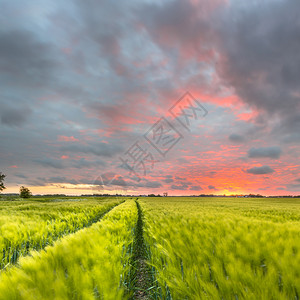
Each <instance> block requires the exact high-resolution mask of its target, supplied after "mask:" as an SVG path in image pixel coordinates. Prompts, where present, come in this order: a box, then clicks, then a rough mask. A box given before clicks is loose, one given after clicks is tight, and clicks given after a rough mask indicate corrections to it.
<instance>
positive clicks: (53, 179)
mask: <svg viewBox="0 0 300 300" xmlns="http://www.w3.org/2000/svg"><path fill="white" fill-rule="evenodd" d="M45 182H47V183H70V184H78V181H77V180H75V179H70V178H66V177H64V176H53V177H49V178H48V179H46V180H45Z"/></svg>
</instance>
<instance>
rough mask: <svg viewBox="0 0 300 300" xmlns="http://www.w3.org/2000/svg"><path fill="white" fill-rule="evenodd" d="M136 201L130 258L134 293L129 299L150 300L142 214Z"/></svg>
mask: <svg viewBox="0 0 300 300" xmlns="http://www.w3.org/2000/svg"><path fill="white" fill-rule="evenodd" d="M137 200H138V199H136V206H137V210H138V219H137V222H136V228H135V238H134V243H133V257H132V266H133V281H134V282H133V285H134V292H133V295H132V297H131V299H152V297H151V290H150V289H151V287H152V286H153V280H152V277H151V270H150V267H149V266H148V265H147V263H146V259H147V251H146V245H145V240H144V236H143V213H142V210H141V207H140V204H139V202H138V201H137Z"/></svg>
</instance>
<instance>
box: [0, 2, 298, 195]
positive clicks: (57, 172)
mask: <svg viewBox="0 0 300 300" xmlns="http://www.w3.org/2000/svg"><path fill="white" fill-rule="evenodd" d="M0 10H1V15H0V171H1V172H2V173H4V174H6V179H5V185H6V190H4V192H6V193H17V192H18V191H19V188H20V186H22V185H24V186H27V187H29V188H30V190H31V191H32V192H33V193H35V194H48V193H63V194H70V195H72V194H94V193H106V192H109V193H115V192H120V193H128V194H150V193H154V194H162V193H164V192H168V194H169V195H198V194H216V195H223V194H226V195H230V194H248V193H255V194H257V193H259V194H263V195H298V194H299V193H300V163H299V161H300V160H299V156H300V148H299V142H300V2H299V1H298V0H284V1H283V0H266V1H237V0H236V1H234V0H233V1H229V0H228V1H227V0H224V1H223V0H187V1H183V0H165V1H158V0H157V1H156V0H128V1H111V0H107V1H105V0H103V1H100V0H98V1H96V0H85V1H80V0H65V1H50V0H38V1H37V0H29V1H28V0H27V1H25V0H24V1H21V0H20V1H9V0H1V1H0Z"/></svg>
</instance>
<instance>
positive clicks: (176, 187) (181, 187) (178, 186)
mask: <svg viewBox="0 0 300 300" xmlns="http://www.w3.org/2000/svg"><path fill="white" fill-rule="evenodd" d="M188 187H189V186H188V185H187V184H172V185H171V189H172V190H179V191H185V190H187V189H188Z"/></svg>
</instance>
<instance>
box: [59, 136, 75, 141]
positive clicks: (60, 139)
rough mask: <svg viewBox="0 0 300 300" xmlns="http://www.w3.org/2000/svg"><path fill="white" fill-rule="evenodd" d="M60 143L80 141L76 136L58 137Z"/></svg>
mask: <svg viewBox="0 0 300 300" xmlns="http://www.w3.org/2000/svg"><path fill="white" fill-rule="evenodd" d="M58 141H59V142H78V141H79V140H78V139H76V138H74V136H64V135H59V136H58Z"/></svg>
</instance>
